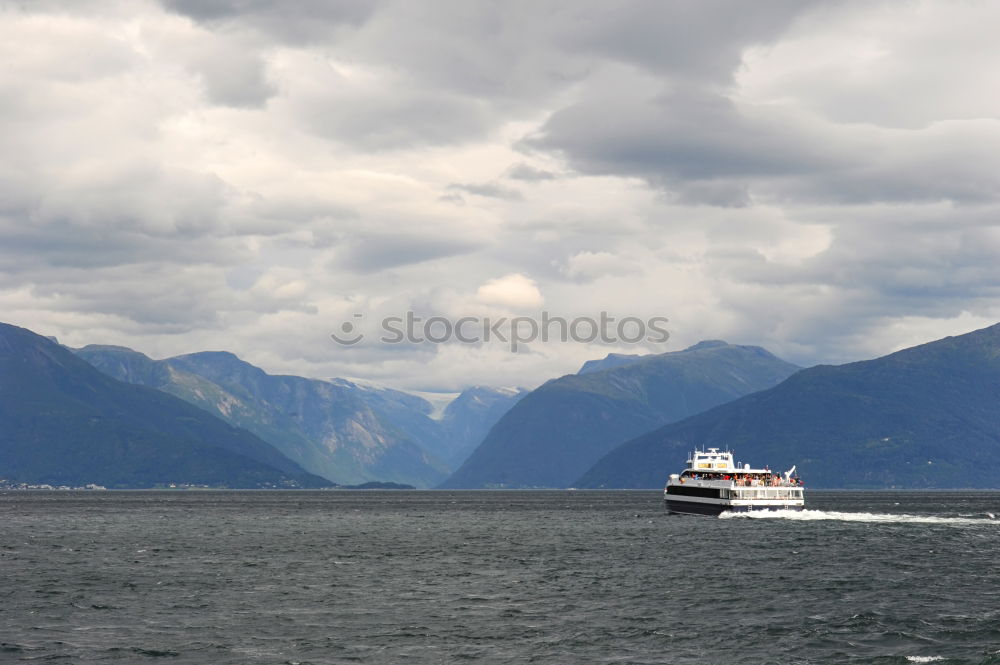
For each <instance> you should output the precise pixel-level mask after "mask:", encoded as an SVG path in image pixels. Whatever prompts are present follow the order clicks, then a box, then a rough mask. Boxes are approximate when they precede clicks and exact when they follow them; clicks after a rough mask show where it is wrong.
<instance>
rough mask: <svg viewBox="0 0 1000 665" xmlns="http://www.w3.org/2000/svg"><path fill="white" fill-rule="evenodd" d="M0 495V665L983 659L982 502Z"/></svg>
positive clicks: (985, 560)
mask: <svg viewBox="0 0 1000 665" xmlns="http://www.w3.org/2000/svg"><path fill="white" fill-rule="evenodd" d="M806 503H807V507H808V509H807V510H806V511H804V512H799V513H777V514H751V515H750V516H740V517H723V518H713V517H689V516H683V517H681V516H668V515H666V514H665V513H664V511H663V506H662V495H661V493H659V492H629V491H607V492H598V491H594V492H591V491H577V492H572V491H538V492H534V491H531V492H528V491H506V492H502V491H498V492H491V491H482V492H445V491H426V492H407V491H365V492H361V491H355V492H341V491H331V492H216V491H204V492H193V491H177V492H9V493H6V494H4V495H2V496H0V643H2V644H0V662H2V663H8V662H9V663H18V662H48V661H50V660H54V661H57V662H66V663H74V664H75V663H104V662H122V663H144V662H175V663H195V664H200V663H205V664H209V663H211V664H222V663H234V664H236V663H239V664H257V663H276V664H285V663H303V664H305V663H316V664H319V663H567V664H573V663H699V664H702V663H704V664H714V663H760V664H763V663H838V664H839V663H884V664H890V663H898V664H900V665H904V664H906V663H930V662H934V663H941V664H942V665H947V664H948V663H1000V518H997V517H994V515H1000V492H995V491H989V492H971V491H962V492H897V491H885V492H820V491H808V490H807V496H806Z"/></svg>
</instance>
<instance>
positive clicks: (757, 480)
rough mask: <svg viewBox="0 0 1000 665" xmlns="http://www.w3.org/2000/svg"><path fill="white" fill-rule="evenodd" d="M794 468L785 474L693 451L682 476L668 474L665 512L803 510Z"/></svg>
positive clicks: (723, 453)
mask: <svg viewBox="0 0 1000 665" xmlns="http://www.w3.org/2000/svg"><path fill="white" fill-rule="evenodd" d="M794 474H795V467H794V466H793V467H792V468H791V469H789V470H788V471H785V472H784V473H781V474H779V473H776V472H774V471H771V470H770V469H768V468H763V469H752V468H750V465H749V464H744V465H743V466H742V468H741V467H739V466H738V465H736V464H734V463H733V453H732V452H730V451H720V450H719V449H718V448H709V449H708V450H707V451H700V450H695V451H694V452H693V453H692V454H691V459H689V460H688V461H687V468H686V469H684V471H682V472H681V473H679V474H678V473H673V474H670V478H669V479H668V480H667V486H666V487H665V488H664V489H663V501H664V504H665V505H666V508H667V511H668V512H670V513H677V514H688V515H719V514H721V513H724V512H727V511H728V512H749V511H757V510H802V509H803V507H804V506H805V501H804V499H803V496H802V491H803V487H802V481H801V480H800V479H799V478H798V477H797V476H795V475H794Z"/></svg>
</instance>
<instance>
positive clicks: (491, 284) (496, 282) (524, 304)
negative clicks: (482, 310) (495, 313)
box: [476, 273, 545, 309]
mask: <svg viewBox="0 0 1000 665" xmlns="http://www.w3.org/2000/svg"><path fill="white" fill-rule="evenodd" d="M476 300H478V301H479V302H481V303H484V304H487V305H502V306H505V307H513V308H516V309H523V308H531V307H541V306H542V304H543V303H544V302H545V298H543V297H542V292H541V291H539V290H538V284H537V283H535V280H533V279H531V278H530V277H528V276H527V275H522V274H520V273H513V274H510V275H504V276H503V277H497V278H496V279H491V280H489V281H488V282H486V283H484V284H483V285H481V286H480V287H479V288H478V289H477V290H476Z"/></svg>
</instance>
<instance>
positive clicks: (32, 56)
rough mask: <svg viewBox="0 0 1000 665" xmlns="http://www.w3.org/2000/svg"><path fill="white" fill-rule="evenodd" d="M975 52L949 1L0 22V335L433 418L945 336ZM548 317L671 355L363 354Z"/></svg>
mask: <svg viewBox="0 0 1000 665" xmlns="http://www.w3.org/2000/svg"><path fill="white" fill-rule="evenodd" d="M998 24H1000V4H997V3H988V2H963V1H958V2H897V1H893V2H873V1H865V2H786V1H768V0H763V1H760V2H752V3H749V2H724V1H719V2H711V1H709V2H705V1H702V0H691V1H675V2H668V1H634V0H616V1H615V2H608V1H607V0H600V1H597V0H594V1H590V0H566V1H545V0H535V1H532V2H522V1H518V0H505V1H498V2H486V1H474V0H456V1H445V0H430V1H428V2H412V1H407V0H400V1H385V2H381V1H371V2H357V1H354V0H326V1H322V0H286V1H283V2H277V1H273V2H270V1H267V0H162V1H161V2H153V1H146V0H129V1H127V2H125V1H122V2H112V1H102V0H73V1H72V2H69V1H65V2H52V1H47V0H31V1H30V2H29V1H24V2H11V1H10V0H0V52H2V62H3V63H4V66H3V67H2V68H0V320H2V321H5V322H7V323H12V324H15V325H20V326H24V327H27V328H30V329H32V330H34V331H35V332H38V333H40V334H45V335H54V336H56V337H58V339H59V340H60V341H61V342H62V343H64V344H67V345H69V346H83V345H86V344H94V343H100V344H118V345H124V346H128V347H131V348H134V349H137V350H139V351H142V352H144V353H146V354H148V355H150V356H152V357H155V358H162V357H167V356H172V355H177V354H181V353H190V352H195V351H202V350H228V351H232V352H234V353H236V354H237V355H239V356H240V357H242V358H244V359H245V360H247V361H249V362H252V363H254V364H256V365H258V366H260V367H263V368H264V369H265V370H267V371H269V372H271V373H288V374H298V375H302V376H310V377H317V378H329V377H355V378H359V379H365V380H368V381H374V382H378V383H381V384H385V385H390V386H394V387H399V388H408V389H418V390H431V391H452V390H458V389H461V388H464V387H467V386H470V385H476V384H481V385H519V386H528V387H531V386H534V385H537V384H538V383H540V382H542V381H544V380H546V379H548V378H551V377H554V376H559V375H562V374H566V373H570V372H573V371H576V369H577V368H578V367H579V365H580V364H582V362H583V361H585V360H587V359H590V358H598V357H603V356H604V355H606V354H607V353H610V352H618V353H658V352H665V351H677V350H680V349H683V348H685V347H687V346H689V345H691V344H694V343H696V342H698V341H699V340H703V339H724V340H727V341H729V342H731V343H738V344H756V345H761V346H764V347H765V348H767V349H769V350H771V351H772V352H774V353H775V354H777V355H779V356H781V357H783V358H785V359H787V360H789V361H792V362H795V363H798V364H800V365H803V366H809V365H813V364H817V363H842V362H849V361H854V360H861V359H867V358H872V357H876V356H879V355H883V354H885V353H888V352H891V351H895V350H898V349H901V348H905V347H908V346H912V345H914V344H919V343H923V342H927V341H931V340H933V339H937V338H940V337H943V336H946V335H953V334H961V333H964V332H968V331H970V330H974V329H977V328H981V327H984V326H987V325H991V324H993V323H995V322H997V320H998V319H1000V260H998V259H1000V224H998V222H1000V217H998V212H1000V87H998V86H997V81H996V72H997V71H1000V47H998V46H997V43H996V38H995V26H996V25H998ZM542 311H545V312H548V313H549V315H550V316H554V317H562V318H564V319H567V320H574V319H576V318H580V317H585V318H594V319H596V318H597V317H598V315H599V314H600V312H606V313H607V315H608V316H611V317H614V318H616V319H617V320H620V319H622V318H624V317H634V320H638V321H643V322H645V321H649V320H650V319H651V318H652V317H663V318H666V319H668V320H669V323H668V324H666V326H665V327H666V329H667V330H668V331H669V339H667V340H666V341H663V340H662V339H656V340H653V341H649V340H648V339H647V338H643V339H642V340H641V341H639V342H637V343H625V342H622V341H621V340H619V341H617V342H616V341H615V340H614V339H611V340H610V341H609V342H601V341H599V340H595V341H594V342H590V343H587V342H581V341H572V340H570V341H566V342H562V341H559V340H557V339H550V340H549V341H547V342H543V341H541V340H535V341H531V342H528V343H525V344H521V345H520V346H519V348H518V349H517V351H516V352H514V351H512V350H511V348H510V345H509V344H506V343H503V342H501V341H500V340H497V339H495V338H494V339H491V340H490V341H484V340H482V339H479V341H476V342H461V341H459V340H456V339H455V338H454V336H452V337H451V338H450V339H447V340H444V341H442V342H440V343H429V342H423V343H398V344H394V343H389V342H387V341H386V340H385V335H382V334H380V331H381V330H383V325H384V323H383V322H384V321H385V320H386V319H387V317H399V318H405V317H406V316H407V313H408V312H411V313H413V314H412V315H411V316H416V317H419V318H421V320H424V321H426V319H427V318H428V317H441V318H440V319H439V321H438V323H439V325H440V326H444V325H446V324H444V323H442V321H445V320H446V321H451V322H454V321H457V320H458V319H459V318H461V317H471V318H472V319H474V320H475V322H480V321H482V320H484V319H486V318H489V319H490V320H491V321H493V322H495V321H497V320H498V319H507V320H510V318H512V317H525V318H526V319H535V320H537V318H538V317H539V316H540V315H541V314H540V313H541V312H542ZM634 320H633V323H634ZM474 325H478V323H475V324H474ZM474 325H473V328H474ZM469 329H472V328H467V329H466V330H469ZM441 330H443V328H440V327H439V328H438V332H439V333H440V332H441ZM345 331H347V332H350V333H351V334H352V335H354V337H352V338H351V339H355V338H356V337H357V336H358V335H359V334H360V336H361V338H360V340H359V341H358V342H357V343H353V344H340V343H337V342H336V341H335V340H334V339H332V338H331V334H338V335H341V334H344V333H345ZM432 332H433V330H432ZM443 336H444V335H443V334H439V335H438V337H443ZM466 337H468V334H466ZM635 337H636V336H635V335H632V336H631V337H630V338H635Z"/></svg>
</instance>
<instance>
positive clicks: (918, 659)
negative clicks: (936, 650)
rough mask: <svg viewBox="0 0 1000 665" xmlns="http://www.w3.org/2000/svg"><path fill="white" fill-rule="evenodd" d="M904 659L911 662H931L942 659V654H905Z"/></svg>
mask: <svg viewBox="0 0 1000 665" xmlns="http://www.w3.org/2000/svg"><path fill="white" fill-rule="evenodd" d="M906 660H908V661H910V662H911V663H933V662H934V661H935V660H944V656H907V657H906Z"/></svg>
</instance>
